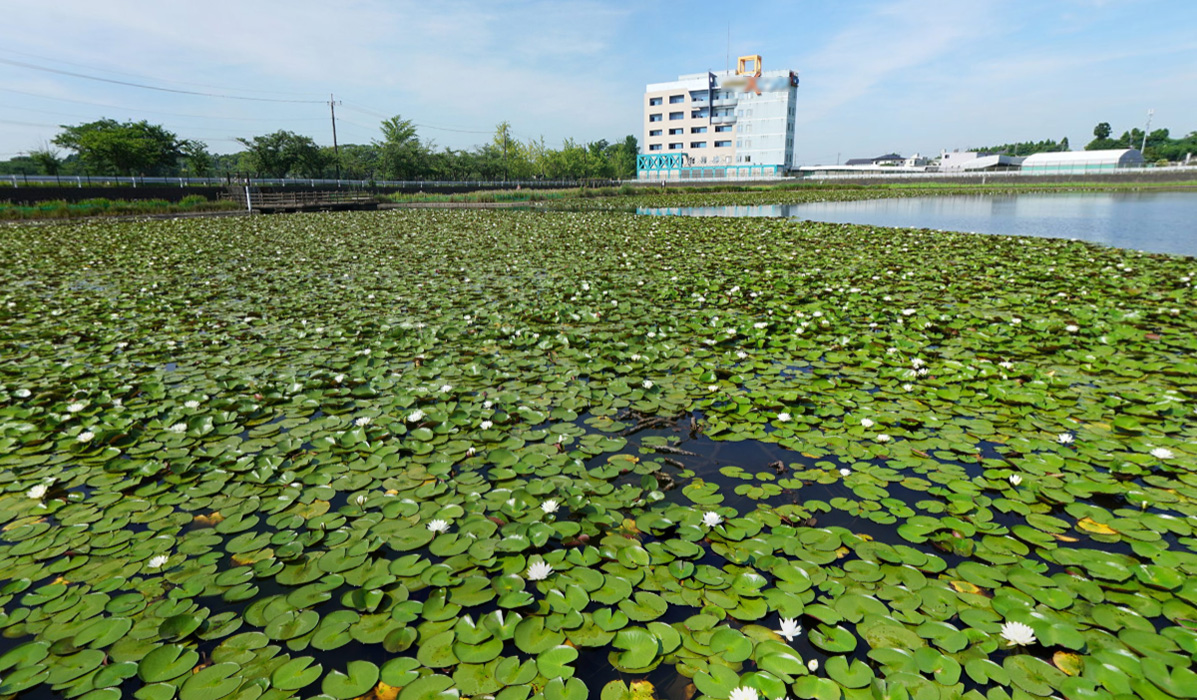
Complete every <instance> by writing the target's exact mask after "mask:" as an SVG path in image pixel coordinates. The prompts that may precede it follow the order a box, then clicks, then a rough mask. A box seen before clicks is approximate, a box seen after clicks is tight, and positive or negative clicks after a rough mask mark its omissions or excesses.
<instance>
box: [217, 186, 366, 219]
mask: <svg viewBox="0 0 1197 700" xmlns="http://www.w3.org/2000/svg"><path fill="white" fill-rule="evenodd" d="M226 198H228V199H231V200H233V201H236V202H239V203H241V204H242V205H243V206H244V207H245V209H246V211H254V212H258V213H262V214H278V213H284V212H300V211H362V210H373V209H377V208H378V201H377V200H376V199H375V198H374V195H372V194H370V193H368V192H353V191H345V190H311V191H302V192H262V191H260V190H258V189H257V188H253V187H244V186H242V187H238V186H233V187H230V188H229V190H228V194H227V195H226Z"/></svg>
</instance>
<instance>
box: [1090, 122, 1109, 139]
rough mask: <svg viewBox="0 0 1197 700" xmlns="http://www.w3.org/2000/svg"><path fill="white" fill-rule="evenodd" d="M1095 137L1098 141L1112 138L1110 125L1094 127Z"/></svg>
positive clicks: (1107, 123) (1103, 124)
mask: <svg viewBox="0 0 1197 700" xmlns="http://www.w3.org/2000/svg"><path fill="white" fill-rule="evenodd" d="M1093 137H1094V138H1098V139H1108V138H1110V123H1109V122H1101V123H1100V124H1098V125H1097V126H1095V127H1093Z"/></svg>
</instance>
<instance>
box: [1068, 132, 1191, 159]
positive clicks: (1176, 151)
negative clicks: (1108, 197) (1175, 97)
mask: <svg viewBox="0 0 1197 700" xmlns="http://www.w3.org/2000/svg"><path fill="white" fill-rule="evenodd" d="M1112 136H1113V130H1112V127H1111V126H1110V123H1109V122H1101V123H1100V124H1098V125H1097V126H1095V127H1093V140H1092V141H1090V142H1089V143H1088V144H1087V145H1086V146H1085V150H1086V151H1103V150H1107V149H1115V148H1139V149H1142V151H1143V159H1144V160H1147V161H1149V162H1151V161H1160V160H1168V161H1178V160H1184V159H1185V158H1186V157H1187V156H1188V155H1189V154H1190V153H1193V154H1197V131H1190V132H1189V133H1188V135H1186V136H1184V137H1182V138H1179V139H1174V138H1172V136H1171V134H1169V132H1168V130H1167V129H1156V130H1155V131H1152V132H1151V133H1149V134H1147V139H1146V145H1144V139H1143V130H1142V129H1131V130H1130V131H1124V132H1122V136H1119V137H1118V138H1111V137H1112Z"/></svg>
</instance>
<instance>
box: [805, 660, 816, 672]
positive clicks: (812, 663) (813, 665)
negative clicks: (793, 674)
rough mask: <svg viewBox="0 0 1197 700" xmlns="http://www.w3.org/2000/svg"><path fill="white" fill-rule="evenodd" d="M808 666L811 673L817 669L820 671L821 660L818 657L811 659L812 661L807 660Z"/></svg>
mask: <svg viewBox="0 0 1197 700" xmlns="http://www.w3.org/2000/svg"><path fill="white" fill-rule="evenodd" d="M806 667H807V668H808V669H810V672H811V673H814V672H815V671H818V670H819V660H818V659H811V660H810V661H807V662H806Z"/></svg>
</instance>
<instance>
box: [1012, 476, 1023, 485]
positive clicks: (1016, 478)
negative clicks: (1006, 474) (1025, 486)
mask: <svg viewBox="0 0 1197 700" xmlns="http://www.w3.org/2000/svg"><path fill="white" fill-rule="evenodd" d="M1021 483H1022V476H1021V475H1019V474H1011V475H1010V485H1011V486H1018V485H1019V484H1021Z"/></svg>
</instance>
